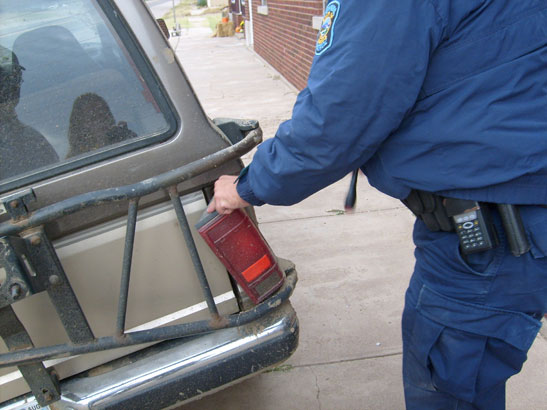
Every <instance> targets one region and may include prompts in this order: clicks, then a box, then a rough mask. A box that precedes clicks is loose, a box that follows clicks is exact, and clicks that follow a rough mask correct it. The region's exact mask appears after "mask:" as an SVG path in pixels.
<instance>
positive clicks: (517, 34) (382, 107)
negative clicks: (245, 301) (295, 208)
mask: <svg viewBox="0 0 547 410" xmlns="http://www.w3.org/2000/svg"><path fill="white" fill-rule="evenodd" d="M358 168H361V169H362V170H363V172H364V173H365V174H366V176H367V178H368V180H369V182H370V183H371V185H373V186H374V187H376V188H378V189H379V190H380V191H382V192H384V193H386V194H388V195H391V196H393V197H395V198H398V199H405V198H407V197H409V195H411V193H412V192H416V190H419V191H427V192H429V193H435V194H436V195H438V196H437V198H441V199H442V198H457V199H466V200H472V201H480V202H479V203H481V204H487V203H488V204H490V205H482V206H483V207H485V208H486V207H490V208H491V209H492V214H493V216H492V218H493V225H494V226H495V227H496V228H497V229H496V230H497V232H498V234H497V236H498V239H499V244H498V245H497V246H494V247H492V248H491V249H487V250H484V251H481V252H475V253H471V254H462V252H461V249H462V248H460V244H459V240H458V235H457V234H456V233H455V232H444V231H431V230H430V229H428V228H427V227H426V225H425V224H424V222H423V221H422V219H423V218H418V219H417V221H416V224H415V228H414V242H415V245H416V251H415V256H416V265H415V269H414V274H413V276H412V279H411V282H410V286H409V289H408V291H407V294H406V303H405V311H404V313H403V324H402V327H403V380H404V388H405V400H406V405H407V408H408V409H419V410H424V409H458V410H462V409H488V410H496V409H503V408H505V382H506V380H507V379H508V378H509V377H510V376H512V375H513V374H515V373H518V372H519V371H520V369H521V367H522V364H523V363H524V361H525V360H526V354H527V351H528V349H529V348H530V346H531V344H532V343H533V341H534V338H535V336H536V334H537V332H538V330H539V328H540V324H541V322H540V320H541V318H542V316H543V314H544V313H545V312H546V311H547V208H545V207H544V205H545V204H547V0H526V1H514V0H468V1H458V0H393V1H386V0H367V1H363V0H338V1H330V2H329V3H328V5H327V7H326V13H325V19H324V21H323V25H322V27H321V30H320V33H319V38H318V42H317V46H316V56H315V59H314V62H313V65H312V68H311V72H310V75H309V80H308V86H307V87H306V88H305V89H304V90H303V91H302V92H301V93H300V94H299V96H298V99H297V102H296V104H295V106H294V110H293V115H292V119H291V120H289V121H287V122H285V123H283V124H281V126H280V127H279V129H278V131H277V133H276V136H275V137H274V138H272V139H270V140H267V141H265V142H264V143H262V144H261V145H260V146H259V148H258V151H257V152H256V154H255V156H254V158H253V161H252V163H251V164H250V166H249V167H248V168H247V169H246V170H247V172H246V173H244V174H243V175H241V176H240V179H239V180H238V181H237V184H235V183H234V182H236V180H235V177H231V176H223V177H221V178H220V179H219V180H218V181H217V183H216V185H215V198H214V201H213V202H212V203H211V204H210V206H209V210H210V211H212V210H213V209H216V210H217V211H219V212H220V213H229V212H231V210H232V209H234V208H238V207H243V206H246V205H248V204H253V205H261V204H264V203H269V204H274V205H290V204H294V203H296V202H299V201H300V200H302V199H304V198H305V197H307V196H309V195H311V194H312V193H314V192H316V191H318V190H320V189H321V188H323V187H325V186H327V185H329V184H331V183H333V182H335V181H337V180H339V179H340V178H342V177H343V176H344V175H346V174H347V173H348V172H351V171H352V170H354V169H358ZM495 204H515V205H517V206H516V207H515V209H517V210H518V212H519V213H520V216H521V218H522V224H523V227H524V235H525V240H526V241H527V243H528V244H529V245H530V246H529V250H528V247H527V248H526V249H525V252H523V254H522V255H519V256H518V257H517V256H515V255H514V254H513V253H512V252H511V249H510V247H509V245H508V240H507V234H506V233H505V231H504V229H503V228H502V224H501V222H500V215H499V214H498V211H497V207H496V206H495Z"/></svg>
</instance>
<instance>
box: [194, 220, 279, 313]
mask: <svg viewBox="0 0 547 410" xmlns="http://www.w3.org/2000/svg"><path fill="white" fill-rule="evenodd" d="M196 228H197V229H198V232H199V234H200V235H201V236H202V237H203V239H204V240H205V242H207V244H208V245H209V246H210V247H211V249H212V250H213V252H214V253H215V254H216V255H217V256H218V258H219V259H220V261H221V262H222V263H223V264H224V266H225V267H226V269H227V270H228V272H229V273H230V274H231V275H232V276H233V277H234V279H235V280H236V281H237V283H238V284H239V285H240V286H241V287H242V288H243V290H244V291H245V292H246V293H247V295H249V297H250V298H251V300H252V301H253V302H254V303H259V302H262V301H263V300H264V299H266V298H267V297H268V296H270V295H271V294H272V293H273V292H275V291H276V290H277V289H278V288H279V287H280V286H281V284H282V283H283V279H284V276H283V274H282V272H281V270H280V269H279V266H278V264H277V261H276V259H275V257H274V256H273V254H272V252H271V250H270V248H269V247H268V245H267V244H266V242H265V241H264V238H263V237H262V235H261V234H260V232H259V230H258V229H257V227H256V226H255V224H254V223H253V221H251V219H250V218H249V216H248V215H247V214H246V213H245V212H244V211H242V210H239V209H238V210H235V211H234V212H232V213H231V214H229V215H219V214H217V213H216V212H215V213H212V214H209V215H206V216H205V217H204V218H202V219H201V220H200V222H198V223H197V225H196Z"/></svg>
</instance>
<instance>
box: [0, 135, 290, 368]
mask: <svg viewBox="0 0 547 410" xmlns="http://www.w3.org/2000/svg"><path fill="white" fill-rule="evenodd" d="M261 139H262V132H261V130H260V128H258V129H255V130H252V131H250V132H249V133H248V134H247V136H246V137H245V138H244V139H243V140H241V141H240V142H238V143H236V144H234V145H232V146H230V147H227V148H225V149H222V150H220V151H218V152H215V153H213V154H211V155H208V156H206V157H204V158H202V159H200V160H197V161H194V162H192V163H190V164H187V165H184V166H182V167H180V168H177V169H174V170H172V171H169V172H166V173H163V174H160V175H158V176H155V177H152V178H149V179H147V180H144V181H141V182H138V183H135V184H132V185H126V186H122V187H117V188H109V189H104V190H100V191H95V192H90V193H85V194H81V195H77V196H75V197H72V198H68V199H66V200H63V201H60V202H58V203H55V204H52V205H49V206H46V207H44V208H41V209H38V210H36V211H34V212H32V213H30V214H29V215H28V216H27V217H26V218H20V219H17V220H10V221H7V222H4V223H2V224H0V236H9V235H18V234H20V233H21V232H23V231H25V230H28V229H31V228H35V227H39V226H42V225H43V224H45V223H47V222H51V221H53V220H55V219H57V218H59V217H62V216H66V215H70V214H73V213H75V212H78V211H80V210H82V209H84V208H88V207H93V206H99V205H102V204H105V203H112V202H119V201H124V200H129V210H128V222H127V228H126V239H125V249H124V255H123V265H122V280H121V284H120V298H119V305H118V312H117V323H116V332H115V335H114V336H109V337H100V338H95V339H93V340H91V341H88V342H84V343H65V344H59V345H53V346H46V347H40V348H29V349H24V350H17V351H10V352H9V353H4V354H0V367H7V366H20V365H24V364H28V363H36V362H42V361H44V360H49V359H55V358H61V357H67V356H74V355H79V354H85V353H92V352H98V351H103V350H109V349H115V348H120V347H125V346H132V345H137V344H143V343H150V342H158V341H162V340H168V339H175V338H180V337H187V336H191V335H196V334H204V333H210V332H213V331H215V330H217V329H224V328H229V327H236V326H240V325H244V324H247V323H249V322H252V321H254V320H257V319H259V318H260V317H261V316H263V315H265V314H267V313H268V312H271V311H273V310H274V309H275V308H276V307H278V306H279V305H281V303H283V301H285V300H287V299H288V298H289V296H290V295H291V294H292V291H293V289H294V286H295V284H296V273H295V272H294V270H292V271H290V272H287V277H286V280H285V283H284V285H283V286H282V288H281V289H280V290H279V291H278V292H277V293H276V294H275V295H273V296H272V297H271V298H269V299H268V300H266V301H265V302H263V303H261V304H259V305H257V306H255V307H254V308H253V309H251V310H248V311H245V312H241V313H238V314H234V315H229V316H219V314H218V310H217V307H216V304H215V302H214V299H213V296H212V294H211V291H210V289H209V284H208V283H207V279H206V277H205V273H204V271H203V267H202V265H201V260H200V259H199V255H198V254H197V250H196V247H195V243H194V242H193V239H192V235H191V233H190V227H189V226H188V221H187V220H186V216H185V214H184V209H183V207H182V204H181V202H180V197H179V195H178V192H177V189H176V186H177V184H179V183H181V182H183V181H187V180H189V179H191V178H194V177H196V176H198V175H200V174H202V173H204V172H207V171H209V170H211V169H213V168H215V167H218V166H220V165H222V164H224V163H226V162H228V161H230V160H233V159H236V158H239V157H240V156H241V155H243V154H244V153H246V152H248V151H250V150H251V149H252V148H253V147H254V146H256V145H257V144H258V143H259V142H260V141H261ZM161 189H166V190H167V191H168V193H169V195H170V197H171V201H172V203H173V206H174V208H175V212H176V214H177V219H178V221H179V225H180V228H181V230H182V233H183V236H184V237H185V240H186V243H187V245H188V247H189V250H190V253H191V255H192V261H193V264H194V268H195V270H196V274H197V276H198V279H199V280H200V284H201V286H202V290H203V293H204V296H205V299H206V302H207V305H208V307H209V311H210V314H211V320H201V321H194V322H190V323H184V324H178V325H171V326H165V327H160V328H155V329H149V330H142V331H135V332H130V333H124V328H125V316H126V310H127V299H128V289H129V279H130V271H131V262H132V253H133V242H134V238H135V227H136V220H137V207H138V200H139V198H140V197H142V196H144V195H148V194H150V193H153V192H156V191H159V190H161Z"/></svg>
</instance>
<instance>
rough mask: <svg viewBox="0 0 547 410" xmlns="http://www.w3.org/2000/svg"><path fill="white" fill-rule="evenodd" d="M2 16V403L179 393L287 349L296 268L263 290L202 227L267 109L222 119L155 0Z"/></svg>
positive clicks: (3, 1)
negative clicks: (220, 254) (203, 95)
mask: <svg viewBox="0 0 547 410" xmlns="http://www.w3.org/2000/svg"><path fill="white" fill-rule="evenodd" d="M0 21H1V24H0V63H1V64H2V66H1V68H2V70H3V71H2V75H3V78H2V84H1V86H2V87H3V88H0V95H2V94H3V97H2V98H3V99H2V100H0V109H1V110H0V114H1V115H2V118H0V119H1V120H2V123H0V124H1V126H0V138H3V139H2V141H1V142H2V144H0V146H1V147H2V148H1V149H2V150H3V151H0V161H1V162H3V164H1V163H0V282H1V284H0V336H1V337H2V339H3V342H4V343H3V344H0V366H1V368H0V409H33V408H40V406H46V405H47V406H49V408H52V409H63V408H64V409H70V408H72V409H91V408H93V409H99V408H100V409H103V408H105V409H106V408H123V409H131V408H135V409H144V408H146V409H152V408H167V407H172V406H175V405H178V404H181V403H183V402H185V401H187V400H191V399H194V398H197V397H200V396H201V395H203V394H206V393H207V392H212V391H215V390H216V389H219V388H221V387H223V386H226V385H228V384H230V383H232V382H235V381H238V380H241V379H243V378H245V377H247V376H249V375H252V374H254V373H257V372H259V371H261V370H264V369H266V368H268V367H271V366H274V365H276V364H278V363H280V362H282V361H283V360H285V359H286V358H288V357H289V356H290V355H291V354H292V352H293V351H294V350H295V349H296V346H297V343H298V321H297V318H296V314H295V312H294V310H293V309H292V307H291V305H290V302H289V301H288V298H289V296H290V294H291V293H292V290H293V288H294V285H295V283H296V271H295V269H294V266H292V264H291V263H290V262H289V261H283V260H281V259H279V260H276V261H275V262H276V263H278V264H279V266H281V267H282V270H283V273H284V274H285V280H284V282H283V285H282V286H281V288H280V289H279V290H278V291H276V292H275V293H274V294H273V295H272V296H270V297H268V298H267V299H266V300H265V301H264V302H262V303H260V304H258V305H254V304H253V303H252V302H251V301H250V299H249V298H248V297H247V296H246V295H245V293H244V292H242V291H241V289H242V288H241V287H240V286H238V285H237V283H236V282H235V281H234V280H233V279H232V278H231V277H230V275H228V273H227V271H226V268H225V267H224V265H223V264H222V263H221V262H220V261H219V259H218V258H217V257H216V256H215V254H214V253H213V251H212V250H211V249H210V248H209V247H208V246H207V244H206V243H205V242H204V241H203V240H202V238H201V237H200V236H199V234H198V233H197V231H196V229H195V228H194V224H195V223H196V222H197V221H198V220H199V218H200V216H201V215H202V213H203V212H204V210H205V208H206V203H207V201H208V200H210V198H211V195H212V186H213V183H214V181H215V180H216V178H218V177H219V176H220V175H222V174H237V173H239V172H240V170H241V169H242V167H243V165H242V163H241V160H240V159H239V157H240V156H241V155H242V154H243V153H245V152H248V151H249V150H251V149H252V148H253V147H254V146H255V145H256V144H257V143H258V142H259V141H260V139H261V131H260V128H259V127H258V124H257V123H256V122H255V121H239V120H226V119H219V120H214V121H211V120H210V119H209V118H207V116H206V115H205V113H204V112H203V109H202V107H201V106H200V104H199V101H198V99H197V97H196V96H195V94H194V92H193V90H192V88H191V86H190V84H189V83H188V80H187V78H186V76H185V75H184V72H183V71H182V69H181V67H180V65H179V64H178V61H177V59H176V57H175V55H174V53H173V51H172V49H171V48H170V47H169V44H168V41H167V40H166V38H165V37H164V35H163V34H162V33H161V31H160V28H159V26H158V24H157V23H156V21H155V20H154V19H153V17H152V15H151V14H150V11H149V10H148V8H147V7H146V5H145V4H143V3H141V2H134V1H131V0H99V1H93V0H66V1H53V0H51V1H43V2H38V3H37V2H35V1H31V0H21V1H18V2H9V1H7V0H0ZM6 84H8V85H9V86H6ZM6 95H8V96H9V98H6ZM15 136H17V138H18V139H14V137H15ZM29 147H31V148H30V149H29ZM7 164H11V165H10V166H9V167H8V165H7ZM3 165H4V167H2V166H3ZM247 213H248V214H249V216H250V217H251V219H253V220H254V213H253V211H252V209H248V210H247ZM257 280H262V279H261V278H259V279H257Z"/></svg>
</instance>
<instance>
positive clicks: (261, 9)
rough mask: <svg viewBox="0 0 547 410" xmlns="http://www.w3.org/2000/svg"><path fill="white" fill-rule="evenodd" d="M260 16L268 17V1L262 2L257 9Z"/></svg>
mask: <svg viewBox="0 0 547 410" xmlns="http://www.w3.org/2000/svg"><path fill="white" fill-rule="evenodd" d="M256 11H257V13H258V14H263V15H265V16H267V15H268V0H260V4H259V5H258V7H257V8H256Z"/></svg>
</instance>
